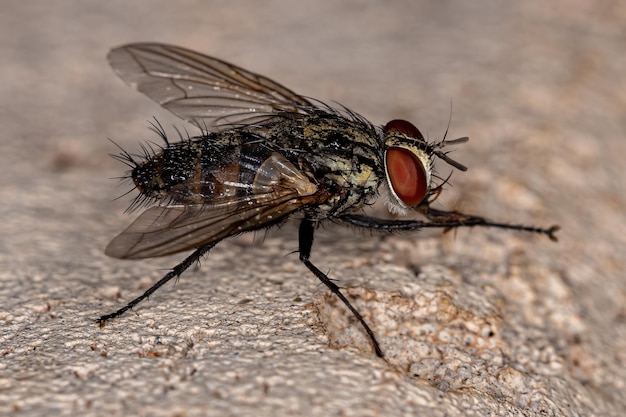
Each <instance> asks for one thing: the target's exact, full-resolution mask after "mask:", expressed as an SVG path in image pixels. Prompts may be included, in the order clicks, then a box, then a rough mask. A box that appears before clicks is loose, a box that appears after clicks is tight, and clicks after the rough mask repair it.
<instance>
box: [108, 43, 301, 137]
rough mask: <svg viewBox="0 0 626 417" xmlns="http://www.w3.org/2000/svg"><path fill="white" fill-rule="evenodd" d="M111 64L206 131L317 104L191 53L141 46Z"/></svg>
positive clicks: (116, 54)
mask: <svg viewBox="0 0 626 417" xmlns="http://www.w3.org/2000/svg"><path fill="white" fill-rule="evenodd" d="M108 59H109V63H110V64H111V66H112V67H113V69H114V70H115V72H116V73H117V74H118V75H119V76H120V78H122V80H124V81H125V82H126V83H128V84H130V85H131V86H132V87H134V88H136V89H137V90H139V91H140V92H142V93H144V94H145V95H147V96H148V97H150V98H151V99H152V100H154V101H156V102H157V103H159V104H160V105H161V106H163V107H164V108H166V109H167V110H169V111H170V112H172V113H173V114H175V115H176V116H178V117H180V118H182V119H185V120H188V121H190V122H192V123H194V124H196V125H198V126H199V127H201V128H203V129H208V130H209V131H219V130H223V129H226V128H228V127H232V126H233V125H241V124H246V125H247V124H251V123H257V124H261V123H263V121H265V120H267V119H270V118H272V117H275V116H276V115H277V114H279V113H281V112H295V113H305V112H306V110H305V109H306V108H310V107H313V104H312V103H311V102H309V101H308V100H306V99H305V98H303V97H301V96H299V95H298V94H296V93H294V92H293V91H291V90H289V89H287V88H285V87H283V86H282V85H280V84H278V83H276V82H274V81H272V80H270V79H268V78H266V77H264V76H262V75H258V74H255V73H252V72H250V71H246V70H244V69H243V68H240V67H237V66H235V65H232V64H229V63H227V62H224V61H221V60H219V59H216V58H212V57H209V56H206V55H202V54H199V53H197V52H193V51H190V50H188V49H184V48H179V47H176V46H171V45H164V44H157V43H136V44H129V45H124V46H120V47H118V48H115V49H113V50H111V52H110V53H109V56H108Z"/></svg>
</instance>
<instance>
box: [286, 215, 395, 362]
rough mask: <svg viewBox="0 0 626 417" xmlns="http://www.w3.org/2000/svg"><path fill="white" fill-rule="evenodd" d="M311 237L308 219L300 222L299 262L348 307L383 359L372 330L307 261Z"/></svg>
mask: <svg viewBox="0 0 626 417" xmlns="http://www.w3.org/2000/svg"><path fill="white" fill-rule="evenodd" d="M313 235H314V228H313V222H311V221H310V220H308V219H304V220H302V222H301V223H300V230H299V236H298V238H299V245H300V261H302V263H303V264H304V265H305V266H306V267H307V268H308V269H309V271H311V272H312V273H313V274H314V275H315V276H316V277H317V278H318V279H319V280H320V281H322V283H323V284H324V285H326V286H327V287H328V289H329V290H330V291H331V292H332V293H333V294H335V295H336V296H337V297H339V299H340V300H341V301H342V302H343V303H344V304H345V305H346V307H348V309H349V310H350V311H351V312H352V314H354V317H356V318H357V320H358V321H359V322H360V323H361V325H362V326H363V328H364V329H365V332H366V333H367V335H368V337H369V338H370V341H371V342H372V345H373V346H374V351H375V352H376V355H377V356H379V357H381V358H382V357H384V355H383V351H382V350H381V349H380V345H379V344H378V341H377V340H376V336H375V335H374V332H373V331H372V329H370V327H369V326H368V325H367V323H366V322H365V319H363V317H362V316H361V314H360V313H359V312H358V311H357V310H356V308H354V307H353V306H352V304H350V301H348V299H347V298H346V297H345V296H344V295H343V294H342V293H341V291H340V290H339V287H338V286H337V284H335V283H334V282H333V281H332V280H331V279H330V278H328V275H326V274H325V273H323V272H322V271H320V270H319V269H318V268H317V267H316V266H315V265H313V264H312V263H311V261H310V260H309V258H310V257H311V249H312V247H313Z"/></svg>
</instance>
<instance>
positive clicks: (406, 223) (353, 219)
mask: <svg viewBox="0 0 626 417" xmlns="http://www.w3.org/2000/svg"><path fill="white" fill-rule="evenodd" d="M425 214H426V217H427V218H428V220H385V219H378V218H376V217H369V216H362V215H358V214H345V215H343V216H340V217H339V219H340V220H342V221H343V222H345V223H348V224H351V225H353V226H357V227H362V228H366V229H373V230H381V231H386V232H393V231H417V230H420V229H424V228H433V227H441V228H443V229H445V230H449V229H455V228H457V227H495V228H499V229H509V230H518V231H523V232H530V233H540V234H544V235H546V236H548V237H549V238H550V240H552V241H555V242H556V241H557V238H556V236H555V233H556V232H557V231H558V230H559V226H557V225H554V226H551V227H549V228H541V227H535V226H525V225H521V224H509V223H498V222H493V221H491V220H487V219H485V218H484V217H480V216H472V215H468V214H463V213H459V212H458V211H442V210H436V209H431V208H429V209H428V211H427V212H426V213H425Z"/></svg>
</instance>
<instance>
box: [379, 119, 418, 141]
mask: <svg viewBox="0 0 626 417" xmlns="http://www.w3.org/2000/svg"><path fill="white" fill-rule="evenodd" d="M385 132H387V133H391V132H400V133H404V134H405V135H407V136H410V137H412V138H415V139H421V140H424V136H422V133H421V132H420V131H419V129H418V128H416V127H415V126H414V125H413V123H411V122H407V121H406V120H400V119H395V120H392V121H390V122H388V123H387V124H386V125H385Z"/></svg>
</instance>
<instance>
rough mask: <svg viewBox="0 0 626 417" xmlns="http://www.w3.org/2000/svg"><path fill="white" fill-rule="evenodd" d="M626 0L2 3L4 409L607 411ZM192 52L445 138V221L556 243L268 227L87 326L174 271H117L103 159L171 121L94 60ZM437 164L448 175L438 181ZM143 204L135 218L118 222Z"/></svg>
mask: <svg viewBox="0 0 626 417" xmlns="http://www.w3.org/2000/svg"><path fill="white" fill-rule="evenodd" d="M624 21H626V7H625V6H624V3H623V2H617V1H613V2H611V1H605V2H591V1H589V2H585V1H553V2H542V1H530V2H529V1H526V2H518V3H506V4H505V3H502V2H496V1H489V0H479V1H472V2H465V1H460V0H459V1H456V0H454V1H447V2H428V1H414V0H406V1H397V2H392V3H390V2H375V1H365V2H363V1H351V0H350V1H345V2H341V3H337V2H324V3H321V2H297V3H295V2H288V1H279V0H272V1H267V2H253V1H241V2H230V1H214V2H202V1H197V0H188V1H187V0H186V1H179V2H168V1H161V0H157V1H150V2H148V1H138V2H123V1H117V0H116V1H109V2H99V3H98V2H84V1H80V2H79V1H63V2H44V1H32V2H18V1H13V0H5V1H4V2H3V4H2V13H0V62H2V65H0V79H1V80H2V82H0V126H2V129H1V132H2V133H1V135H2V136H1V140H2V152H1V153H0V200H1V201H2V204H0V211H1V214H2V219H3V220H2V222H1V223H0V415H18V416H38V415H81V416H87V417H88V416H97V415H107V416H126V415H146V416H196V415H198V416H199V415H202V416H212V415H233V416H235V415H237V416H241V415H255V416H291V415H309V416H330V415H344V416H406V415H420V416H444V415H448V416H457V415H458V416H466V415H480V416H486V415H498V416H500V415H511V416H513V415H515V416H519V415H525V416H545V415H554V416H581V415H584V416H594V415H597V416H623V415H625V414H626V395H625V394H624V393H625V392H626V354H625V353H624V352H626V310H625V308H624V306H625V305H626V279H625V277H624V271H625V270H626V262H625V258H624V253H626V221H625V220H624V219H625V217H624V208H625V207H626V197H625V196H626V175H625V174H624V162H623V159H624V157H623V155H626V141H625V140H624V136H625V135H626V117H625V115H626V76H625V74H626V71H625V69H626V55H625V54H624V52H623V51H624V50H626V29H625V28H624V24H623V22H624ZM133 41H161V42H168V43H173V44H178V45H181V46H186V47H189V48H192V49H195V50H198V51H202V52H205V53H208V54H212V55H215V56H218V57H221V58H223V59H226V60H229V61H232V62H234V63H237V64H239V65H241V66H244V67H246V68H249V69H252V70H255V71H257V72H259V73H262V74H265V75H268V76H270V77H271V78H273V79H276V80H277V81H279V82H281V83H284V84H285V85H287V86H288V87H290V88H292V89H293V90H295V91H298V92H300V93H301V94H304V95H307V96H311V97H316V98H319V99H322V100H326V101H331V100H336V101H337V102H340V103H342V104H345V105H347V106H348V107H350V108H352V109H355V110H357V111H359V112H361V113H362V114H363V115H364V116H366V117H367V118H368V119H370V120H371V121H373V122H375V123H380V124H382V123H384V122H386V121H387V120H390V119H393V118H405V119H408V120H411V121H413V122H414V123H415V124H416V125H417V126H419V127H420V129H422V130H423V131H424V132H425V133H427V134H428V136H429V137H431V138H440V137H441V135H442V134H443V132H444V131H445V128H446V125H447V123H448V119H449V117H450V103H451V102H452V104H453V110H452V116H451V119H452V124H451V127H450V135H451V136H465V135H467V136H470V138H471V141H470V142H469V144H466V145H463V146H461V147H459V148H457V149H456V150H455V151H454V157H455V158H456V159H458V160H459V161H461V162H462V163H464V164H466V165H468V166H469V167H470V170H469V171H468V172H467V173H458V172H457V173H454V175H453V177H452V179H451V184H452V186H451V187H449V188H448V189H446V190H445V192H444V193H443V194H442V196H441V200H440V204H441V207H459V208H461V209H462V210H464V211H467V212H472V213H477V214H483V215H488V216H490V217H491V218H494V219H501V220H505V221H506V220H508V221H514V222H519V223H534V224H536V225H546V226H547V225H550V224H553V223H558V224H560V225H561V226H562V228H563V230H562V232H561V233H560V242H559V243H558V244H554V243H552V242H549V241H548V240H547V239H545V238H543V237H539V236H528V235H523V234H515V233H507V232H503V231H497V230H478V229H474V230H462V231H458V232H456V233H448V234H445V235H441V234H439V233H433V232H428V233H426V232H424V233H420V234H417V235H413V234H404V235H401V236H384V237H380V236H376V235H375V236H371V235H370V234H369V233H367V232H365V233H362V232H359V231H355V230H349V229H348V230H344V229H338V228H337V227H335V226H334V225H332V224H329V225H327V227H324V228H323V229H322V230H320V231H319V235H318V238H317V240H316V245H315V247H314V252H313V261H314V262H315V263H316V264H317V265H318V266H319V267H320V268H321V269H322V270H325V271H327V270H328V271H330V275H331V277H333V278H335V279H338V280H339V283H340V285H342V286H344V287H346V293H347V294H349V295H350V297H351V299H352V300H354V304H355V306H356V307H357V308H358V309H359V311H361V312H362V313H363V315H364V317H365V318H366V320H367V321H368V323H370V324H371V326H372V328H373V329H374V330H375V332H376V333H377V335H378V337H379V339H380V342H381V345H382V348H383V349H384V351H385V352H386V354H387V361H382V360H380V359H378V358H376V357H375V356H374V355H373V354H372V352H371V346H370V345H369V342H368V340H367V339H366V338H365V337H364V336H363V332H362V329H361V328H360V327H359V326H358V325H357V324H356V323H354V318H353V317H351V316H350V315H348V314H346V310H345V308H344V307H343V306H342V305H341V304H340V303H339V302H338V301H337V300H336V299H335V298H334V297H332V296H329V294H328V293H327V292H326V291H325V289H324V287H323V286H321V284H319V283H318V282H316V281H315V279H314V278H313V277H312V276H310V274H308V273H307V272H306V270H305V268H304V267H303V266H302V265H300V264H299V262H298V259H297V255H295V254H291V255H289V253H290V252H292V251H293V250H295V249H296V248H297V237H296V231H297V230H296V228H295V227H294V225H293V224H287V225H285V226H284V227H283V228H281V229H279V230H275V231H273V232H271V233H270V234H269V235H268V236H267V237H266V238H265V239H264V241H263V242H261V241H262V240H263V239H261V238H262V237H263V235H262V234H258V235H257V239H256V240H255V239H253V238H252V236H242V237H240V238H237V239H232V240H228V241H225V242H223V243H222V244H220V245H218V246H217V247H216V248H215V250H214V251H212V253H211V254H210V256H208V257H207V258H206V259H205V260H204V261H203V262H202V264H201V265H200V266H199V267H198V268H194V269H192V270H190V271H188V272H187V273H186V274H185V275H183V277H182V279H181V280H180V281H179V282H178V283H176V285H167V286H166V287H164V288H163V289H161V290H160V291H159V292H158V293H157V294H155V295H154V296H153V297H152V298H151V299H150V300H149V301H148V302H145V303H143V304H142V305H140V306H139V307H137V308H136V309H135V310H134V311H133V312H131V313H129V314H127V315H125V316H124V317H123V318H121V319H119V320H117V321H113V322H111V323H109V324H108V325H107V326H106V327H105V328H103V329H100V328H98V326H96V325H95V324H94V322H93V320H94V319H95V318H97V317H98V316H99V315H100V314H102V313H106V312H109V311H111V310H113V309H115V308H117V307H119V306H121V305H122V304H123V303H124V302H126V301H128V300H130V299H131V298H133V297H134V296H136V295H138V294H140V293H141V292H142V291H144V290H145V289H146V288H148V287H149V286H150V285H151V284H152V283H153V282H155V281H156V280H158V279H159V278H160V277H161V276H162V275H163V274H164V271H165V270H167V268H170V267H172V266H173V265H174V264H176V263H177V262H178V261H179V260H180V258H181V257H180V256H172V257H169V258H163V259H153V260H146V261H140V262H139V261H138V262H123V261H119V260H115V259H109V258H107V257H106V256H105V255H104V254H103V248H104V247H105V245H106V243H107V242H108V241H109V240H110V239H111V238H112V237H113V236H114V235H115V234H116V233H118V232H119V231H121V230H122V229H123V228H124V227H125V226H126V225H128V224H129V223H130V222H131V220H132V216H128V215H125V214H123V211H124V208H125V206H126V204H128V202H129V199H130V197H125V198H121V199H119V200H113V199H114V198H115V197H116V196H119V195H121V194H123V193H124V192H126V191H127V190H128V188H126V187H127V186H120V187H117V186H116V184H117V182H116V181H115V180H113V181H112V180H110V179H109V178H113V177H117V176H120V175H121V174H122V172H123V167H121V166H120V165H119V164H118V163H116V162H115V161H113V160H112V159H111V158H109V157H108V156H107V154H108V153H115V152H117V151H116V148H115V147H114V145H112V144H111V143H110V142H108V141H107V140H106V138H107V137H110V138H113V139H115V141H116V142H117V143H119V144H120V145H121V146H123V147H124V148H126V149H128V150H130V151H136V150H138V149H139V146H138V144H139V143H140V142H141V141H145V140H151V139H154V137H153V135H152V134H151V133H150V132H149V131H148V130H147V129H146V127H147V123H145V120H148V119H150V118H151V117H152V116H156V117H157V118H158V119H159V120H160V121H161V122H162V123H163V125H164V126H166V127H168V130H169V131H170V132H172V134H175V133H173V132H174V131H173V129H169V126H170V125H171V124H172V123H175V124H176V125H177V126H184V125H185V124H184V123H183V122H182V121H178V120H177V119H175V118H174V117H170V116H169V115H168V114H167V112H165V111H164V110H162V109H160V108H159V107H158V106H157V105H155V104H153V103H151V102H150V101H149V100H148V99H146V98H145V97H143V96H142V95H140V94H138V93H137V92H135V91H133V90H132V89H130V88H127V87H126V86H124V85H123V84H122V82H121V81H119V80H118V79H117V78H116V77H115V75H114V74H113V72H112V71H111V70H110V69H109V68H108V66H107V64H106V61H105V58H104V57H105V56H106V53H107V51H108V50H109V49H110V48H111V47H113V46H116V45H119V44H122V43H127V42H133ZM439 168H441V169H442V170H441V174H442V175H443V176H445V175H447V172H446V171H445V167H443V166H442V165H440V166H439ZM135 215H136V214H135Z"/></svg>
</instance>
